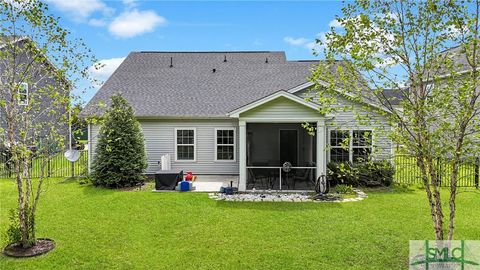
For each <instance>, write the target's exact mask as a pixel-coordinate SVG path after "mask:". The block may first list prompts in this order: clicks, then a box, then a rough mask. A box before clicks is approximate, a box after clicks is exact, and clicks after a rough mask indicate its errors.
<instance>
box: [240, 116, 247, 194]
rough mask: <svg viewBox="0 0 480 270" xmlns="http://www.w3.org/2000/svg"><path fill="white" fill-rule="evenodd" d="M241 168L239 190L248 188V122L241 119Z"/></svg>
mask: <svg viewBox="0 0 480 270" xmlns="http://www.w3.org/2000/svg"><path fill="white" fill-rule="evenodd" d="M238 125H239V132H238V134H239V135H238V136H239V144H240V145H239V147H240V148H239V154H240V157H239V161H238V163H239V164H238V165H239V169H240V172H239V173H240V179H239V182H238V190H239V191H245V190H246V189H247V168H246V167H247V123H246V122H245V121H239V122H238Z"/></svg>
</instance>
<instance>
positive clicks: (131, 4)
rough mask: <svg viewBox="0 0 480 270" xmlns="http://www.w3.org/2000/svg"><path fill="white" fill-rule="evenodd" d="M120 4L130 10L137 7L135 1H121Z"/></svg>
mask: <svg viewBox="0 0 480 270" xmlns="http://www.w3.org/2000/svg"><path fill="white" fill-rule="evenodd" d="M122 3H123V5H124V6H125V8H127V9H132V8H134V7H136V6H137V5H138V3H137V0H123V1H122Z"/></svg>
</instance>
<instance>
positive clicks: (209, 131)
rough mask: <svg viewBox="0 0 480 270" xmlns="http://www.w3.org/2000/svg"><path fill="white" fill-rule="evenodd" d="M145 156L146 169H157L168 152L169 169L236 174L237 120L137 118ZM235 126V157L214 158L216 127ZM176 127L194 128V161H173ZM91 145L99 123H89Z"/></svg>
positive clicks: (153, 171) (149, 170) (94, 144)
mask: <svg viewBox="0 0 480 270" xmlns="http://www.w3.org/2000/svg"><path fill="white" fill-rule="evenodd" d="M140 125H141V127H142V130H143V135H144V137H145V148H146V151H147V157H148V169H147V173H148V174H151V173H155V172H156V171H158V170H160V165H159V164H158V162H159V161H160V158H161V156H162V155H165V154H170V155H171V159H172V170H176V171H177V170H178V171H180V170H183V171H184V172H186V171H192V172H193V173H194V174H238V172H239V167H238V128H237V127H238V121H236V120H140ZM222 127H226V128H232V127H234V128H235V129H236V130H235V137H236V138H235V140H236V145H235V151H236V158H235V161H215V128H222ZM175 128H195V129H196V147H195V151H196V161H175ZM90 130H91V136H92V137H91V140H92V141H91V146H92V148H91V149H95V147H96V142H97V137H98V131H99V128H98V126H92V127H91V129H90Z"/></svg>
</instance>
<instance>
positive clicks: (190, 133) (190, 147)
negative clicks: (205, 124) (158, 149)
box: [175, 128, 196, 161]
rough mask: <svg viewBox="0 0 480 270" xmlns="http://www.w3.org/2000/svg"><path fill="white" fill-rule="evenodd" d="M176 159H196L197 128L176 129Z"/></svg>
mask: <svg viewBox="0 0 480 270" xmlns="http://www.w3.org/2000/svg"><path fill="white" fill-rule="evenodd" d="M175 142H176V145H175V147H176V160H190V161H194V160H195V143H196V140H195V129H193V128H177V129H175Z"/></svg>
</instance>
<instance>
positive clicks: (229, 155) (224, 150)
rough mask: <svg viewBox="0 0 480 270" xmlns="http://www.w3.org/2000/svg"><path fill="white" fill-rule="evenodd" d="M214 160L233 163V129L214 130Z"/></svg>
mask: <svg viewBox="0 0 480 270" xmlns="http://www.w3.org/2000/svg"><path fill="white" fill-rule="evenodd" d="M215 160H216V161H235V129H234V128H216V129H215Z"/></svg>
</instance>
